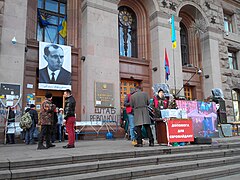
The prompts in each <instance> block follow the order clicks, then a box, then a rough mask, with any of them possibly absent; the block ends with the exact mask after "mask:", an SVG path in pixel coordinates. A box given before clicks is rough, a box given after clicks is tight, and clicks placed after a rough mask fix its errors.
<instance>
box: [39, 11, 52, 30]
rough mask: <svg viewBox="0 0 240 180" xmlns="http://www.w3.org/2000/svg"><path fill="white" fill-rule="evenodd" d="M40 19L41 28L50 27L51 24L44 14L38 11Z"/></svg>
mask: <svg viewBox="0 0 240 180" xmlns="http://www.w3.org/2000/svg"><path fill="white" fill-rule="evenodd" d="M37 13H38V19H39V25H40V27H42V28H43V27H46V26H47V25H49V24H50V23H49V22H48V21H47V19H46V17H45V16H43V14H41V12H40V10H39V9H38V12H37Z"/></svg>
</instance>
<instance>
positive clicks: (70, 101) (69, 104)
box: [63, 89, 76, 148]
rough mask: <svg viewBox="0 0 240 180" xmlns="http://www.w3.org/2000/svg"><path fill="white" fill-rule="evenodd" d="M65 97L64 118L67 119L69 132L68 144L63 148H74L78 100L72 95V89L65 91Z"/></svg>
mask: <svg viewBox="0 0 240 180" xmlns="http://www.w3.org/2000/svg"><path fill="white" fill-rule="evenodd" d="M63 97H64V98H65V106H64V119H65V121H66V130H67V133H68V144H67V145H66V146H63V148H74V147H75V145H74V143H75V130H74V125H75V122H76V118H75V107H76V101H75V99H74V97H73V96H72V92H71V90H69V89H67V90H65V91H64V94H63Z"/></svg>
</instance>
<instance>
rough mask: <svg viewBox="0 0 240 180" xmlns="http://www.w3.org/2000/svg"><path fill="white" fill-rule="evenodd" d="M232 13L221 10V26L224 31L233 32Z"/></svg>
mask: <svg viewBox="0 0 240 180" xmlns="http://www.w3.org/2000/svg"><path fill="white" fill-rule="evenodd" d="M233 18H234V14H232V13H229V12H226V11H224V12H223V26H224V30H225V31H226V32H230V33H234V32H235V30H234V23H233V22H234V21H233V20H234V19H233ZM226 25H227V26H226Z"/></svg>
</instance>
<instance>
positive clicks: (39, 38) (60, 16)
mask: <svg viewBox="0 0 240 180" xmlns="http://www.w3.org/2000/svg"><path fill="white" fill-rule="evenodd" d="M47 1H49V0H41V3H42V5H41V6H42V7H39V0H38V7H37V10H39V11H40V13H41V14H42V13H43V14H47V15H50V16H56V17H57V24H50V25H48V27H54V28H56V30H57V28H58V25H59V24H60V22H61V20H62V19H63V18H64V17H67V0H53V1H56V2H57V3H58V12H54V11H50V10H46V2H47ZM61 4H65V12H64V14H61V11H60V9H61ZM48 27H42V28H41V27H40V25H39V18H38V17H37V27H36V29H37V30H36V32H37V33H36V39H37V41H43V42H51V41H52V40H51V38H50V37H48V39H50V41H46V40H47V37H46V36H47V33H46V28H48ZM39 31H41V32H40V33H41V36H39ZM56 33H57V34H56V35H55V37H53V38H54V39H53V42H51V43H56V44H62V45H65V44H66V43H67V37H66V38H62V37H61V36H60V34H59V33H58V30H57V31H56ZM60 39H61V41H60ZM62 41H63V43H62Z"/></svg>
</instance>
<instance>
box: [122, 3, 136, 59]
mask: <svg viewBox="0 0 240 180" xmlns="http://www.w3.org/2000/svg"><path fill="white" fill-rule="evenodd" d="M124 9H126V11H127V12H129V13H130V14H131V15H132V19H133V23H132V25H131V26H130V25H128V26H124V25H123V24H122V23H121V22H120V20H119V17H118V38H119V57H129V58H138V32H137V26H138V22H137V15H136V13H135V12H134V11H133V9H132V8H130V7H128V6H120V7H119V8H118V15H119V12H120V11H122V10H124ZM124 30H125V31H127V37H128V38H127V47H128V48H127V52H126V51H125V47H124V44H125V42H124V37H121V36H124V34H123V33H124ZM130 33H132V34H130ZM129 37H131V38H129ZM133 40H134V43H131V41H133ZM122 49H123V50H122ZM122 51H123V53H122ZM126 53H127V55H126Z"/></svg>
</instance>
